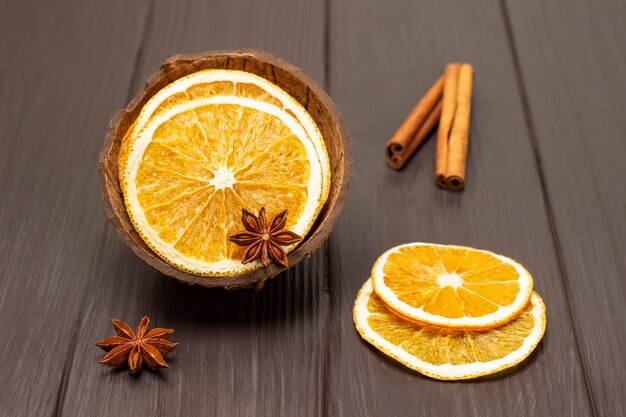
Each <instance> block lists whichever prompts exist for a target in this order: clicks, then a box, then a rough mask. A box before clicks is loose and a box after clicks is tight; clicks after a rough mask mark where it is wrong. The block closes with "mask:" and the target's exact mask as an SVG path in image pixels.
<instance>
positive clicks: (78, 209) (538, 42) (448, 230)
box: [0, 0, 626, 417]
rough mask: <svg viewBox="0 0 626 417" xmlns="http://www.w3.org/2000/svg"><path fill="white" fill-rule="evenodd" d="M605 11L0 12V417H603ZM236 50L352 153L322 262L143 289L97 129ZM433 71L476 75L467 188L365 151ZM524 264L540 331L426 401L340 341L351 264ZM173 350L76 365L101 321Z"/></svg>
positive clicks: (159, 6)
mask: <svg viewBox="0 0 626 417" xmlns="http://www.w3.org/2000/svg"><path fill="white" fill-rule="evenodd" d="M625 20H626V3H625V2H618V1H610V0H606V1H604V0H603V1H594V2H592V1H591V0H571V1H566V0H552V1H549V2H547V1H542V0H526V1H515V0H501V1H497V0H474V1H471V2H470V1H462V0H458V1H442V0H419V1H414V0H393V1H385V2H383V1H376V0H302V1H294V0H271V1H270V0H268V1H255V0H231V1H218V0H214V1H200V0H195V1H194V0H180V1H169V0H133V1H126V0H106V1H105V0H88V1H79V0H56V1H42V0H39V1H37V0H6V1H4V2H3V3H2V12H1V13H0V196H1V197H0V199H1V200H0V201H1V204H0V227H1V229H0V232H1V233H0V255H1V259H2V260H1V262H0V318H1V320H0V334H2V335H3V341H2V343H1V347H0V359H1V363H2V365H1V366H0V387H2V388H1V389H0V416H3V417H4V416H72V417H74V416H117V415H120V416H131V415H132V416H184V417H187V416H200V415H206V416H209V415H219V416H253V415H258V416H309V415H311V416H327V415H328V416H346V417H347V416H481V417H483V416H498V417H499V416H531V415H532V416H611V417H613V416H625V415H626V331H625V325H624V321H625V319H626V302H625V299H626V274H625V272H624V271H625V270H626V257H625V254H626V187H625V186H624V182H623V179H624V177H625V176H626V162H625V161H626V136H625V135H626V134H625V132H626V117H625V116H624V110H625V109H626V77H625V72H624V67H625V65H626V48H624V44H625V42H626V25H624V21H625ZM241 47H255V48H261V49H266V50H268V51H270V52H273V53H275V54H277V55H279V56H281V57H283V58H285V59H287V60H289V61H291V62H292V63H294V64H296V65H298V66H301V67H302V68H304V69H305V71H307V72H308V73H309V74H310V75H311V76H312V77H313V78H314V79H316V80H317V81H318V82H319V83H320V84H321V85H323V86H324V87H325V89H326V90H327V91H328V92H329V93H330V95H331V96H332V97H333V99H334V100H335V101H336V103H337V106H338V107H339V109H340V111H341V112H342V113H343V116H344V118H345V121H346V124H347V126H348V129H349V132H350V134H351V138H352V142H353V152H354V160H355V164H354V176H353V181H352V187H351V191H350V196H349V199H348V202H347V204H346V207H345V210H344V212H343V215H342V216H341V218H340V219H339V221H338V223H337V225H336V227H335V230H334V232H333V234H332V236H331V239H330V240H329V241H328V242H327V244H325V246H323V247H322V248H321V249H320V250H318V251H317V252H316V253H315V255H314V256H312V257H311V258H310V259H309V260H308V261H306V262H303V263H301V264H299V265H298V266H296V267H295V268H293V269H292V270H291V271H289V272H288V273H286V274H284V275H283V276H280V277H277V278H276V279H274V280H272V281H270V282H268V283H267V285H266V287H265V288H264V289H263V291H262V292H261V293H259V294H256V293H254V292H253V291H238V292H226V291H223V290H208V289H203V288H198V287H189V286H187V285H183V284H180V283H178V282H176V281H174V280H171V279H168V278H166V277H164V276H162V275H161V274H159V273H157V272H155V271H154V270H152V269H151V268H150V267H149V266H148V265H146V264H145V263H143V262H142V261H141V260H139V259H138V258H137V257H136V256H134V255H133V254H132V253H131V251H130V250H129V249H128V248H127V247H126V246H125V245H124V244H123V243H122V242H121V240H120V239H119V238H118V236H117V235H116V233H115V232H114V230H113V228H112V227H111V226H110V224H109V223H108V221H107V220H106V218H105V216H104V213H103V209H102V204H101V201H100V196H99V192H98V180H97V176H96V169H95V167H96V158H97V154H98V151H99V149H100V147H101V145H102V141H103V136H104V133H105V131H106V126H107V123H108V120H109V118H110V116H111V114H112V112H113V111H114V110H115V109H117V108H120V107H122V106H124V105H125V104H126V102H127V101H128V100H129V99H130V98H131V97H132V96H133V95H134V94H135V93H136V92H137V91H138V90H139V89H140V88H141V86H142V84H143V82H144V80H145V79H146V77H147V76H148V75H149V74H150V73H152V72H153V71H154V70H156V69H157V67H158V65H159V64H160V62H161V61H162V60H163V59H165V58H167V57H168V56H170V55H172V54H174V53H178V52H195V51H202V50H209V49H228V48H241ZM450 61H465V62H470V63H472V64H473V65H474V67H475V70H476V80H475V84H474V86H475V95H474V101H473V106H474V107H473V110H474V111H473V115H472V126H471V145H470V156H469V161H468V178H467V188H466V190H465V191H464V192H462V193H452V192H447V191H443V190H441V189H438V188H436V187H435V186H434V184H433V170H434V166H433V163H434V151H435V141H434V140H432V139H430V140H429V141H428V142H427V143H426V145H425V146H423V147H422V149H421V150H420V151H419V153H418V154H417V155H416V157H414V158H413V160H412V161H411V162H410V163H409V165H408V166H407V167H406V169H405V170H404V171H403V172H400V173H398V172H394V171H392V170H390V169H389V168H388V167H387V166H386V165H385V162H384V158H383V148H384V144H385V143H386V141H387V140H388V138H389V137H390V135H391V134H392V133H393V132H394V131H395V129H396V128H397V127H398V126H399V124H400V123H401V121H402V120H403V119H404V117H405V116H406V114H407V113H408V111H409V110H410V108H411V107H412V106H413V105H414V104H415V103H416V101H417V100H418V99H419V97H420V96H421V95H422V94H423V93H424V92H425V91H426V89H427V88H428V86H429V85H430V84H431V83H432V82H433V81H434V80H435V79H436V78H437V77H438V76H439V75H440V74H441V72H442V70H443V67H444V65H445V64H446V63H447V62H450ZM410 241H428V242H441V243H457V244H463V245H471V246H475V247H478V248H487V249H491V250H494V251H496V252H500V253H503V254H506V255H509V256H511V257H513V258H515V259H517V260H519V261H520V262H522V263H524V264H525V265H526V266H527V267H528V269H529V270H530V271H531V272H532V273H533V275H534V276H535V284H536V289H537V291H538V292H539V293H540V294H541V295H542V296H543V297H544V299H545V301H546V303H547V306H548V331H547V334H546V337H545V338H544V340H543V342H542V343H541V344H540V345H539V348H538V349H537V351H536V352H535V353H534V354H533V355H532V356H531V358H530V359H529V360H527V361H526V362H525V363H524V364H522V365H521V366H518V367H517V368H515V369H513V370H511V371H507V372H504V373H502V374H499V375H497V376H494V377H491V378H485V379H481V380H477V381H473V382H454V383H445V382H438V381H434V380H430V379H428V378H425V377H422V376H420V375H419V374H416V373H414V372H411V371H409V370H407V369H405V368H403V367H402V366H399V365H397V364H395V363H394V362H393V361H391V360H387V359H386V358H384V357H383V356H382V355H380V354H379V353H378V352H377V351H375V350H374V349H372V348H371V347H369V346H368V345H367V344H365V343H363V342H362V341H361V340H360V338H359V337H358V335H357V334H356V332H355V330H354V326H353V323H352V317H351V308H352V303H353V301H354V298H355V295H356V292H357V290H358V288H359V287H360V285H361V284H362V282H363V281H364V280H365V279H366V278H367V276H368V273H369V270H370V268H371V265H372V263H373V262H374V260H375V259H376V257H377V256H378V255H379V254H380V253H382V252H383V251H384V250H385V249H387V248H389V247H391V246H393V245H396V244H400V243H404V242H410ZM144 314H146V315H149V316H150V317H151V318H152V319H153V322H154V323H156V324H157V325H160V326H165V327H172V328H174V329H176V333H175V340H177V341H178V342H180V346H179V348H178V349H177V350H175V351H174V352H173V353H172V354H171V355H170V356H169V363H170V364H171V368H170V369H168V370H164V371H161V372H149V371H144V372H142V373H141V374H140V375H139V376H137V377H131V376H130V375H129V374H128V373H127V372H126V371H118V372H116V371H111V370H109V369H108V368H105V367H103V366H101V365H98V364H97V360H98V359H99V357H100V356H101V351H100V350H99V349H98V348H96V347H95V346H94V342H95V341H96V340H99V339H102V338H104V337H107V336H109V335H111V334H112V327H111V324H110V322H109V319H110V318H111V317H117V318H119V319H122V320H125V321H130V322H131V323H133V325H135V323H136V322H137V321H138V320H139V319H140V318H141V316H142V315H144Z"/></svg>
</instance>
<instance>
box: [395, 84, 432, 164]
mask: <svg viewBox="0 0 626 417" xmlns="http://www.w3.org/2000/svg"><path fill="white" fill-rule="evenodd" d="M442 94H443V76H442V77H440V78H439V79H438V80H437V82H435V84H433V86H432V87H431V88H430V89H429V90H428V92H427V93H426V95H425V96H424V97H423V98H422V99H421V100H420V102H419V103H417V105H416V106H415V107H414V108H413V110H411V113H409V115H408V116H407V118H406V119H405V120H404V122H403V123H402V125H401V126H400V128H399V129H398V131H397V132H396V133H395V134H394V135H393V137H392V138H391V140H390V141H389V142H388V143H387V146H386V148H385V157H386V159H387V164H389V166H390V167H391V168H393V169H396V170H399V169H402V167H403V166H404V164H406V162H407V161H408V160H409V158H410V157H411V156H412V155H413V153H415V151H416V150H417V148H418V147H419V145H420V144H421V143H422V142H423V141H424V139H426V136H428V133H430V131H431V130H432V129H433V128H434V127H435V125H436V124H437V122H438V120H439V116H440V113H441V96H442Z"/></svg>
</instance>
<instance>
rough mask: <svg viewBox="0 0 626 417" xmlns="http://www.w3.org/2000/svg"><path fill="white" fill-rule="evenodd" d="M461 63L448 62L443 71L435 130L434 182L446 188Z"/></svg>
mask: <svg viewBox="0 0 626 417" xmlns="http://www.w3.org/2000/svg"><path fill="white" fill-rule="evenodd" d="M460 68H461V64H456V63H454V64H448V65H447V66H446V69H445V72H444V81H443V99H442V107H441V119H440V120H439V128H438V131H437V158H436V162H435V183H436V184H437V185H438V186H440V187H443V188H446V174H447V172H448V139H449V138H450V129H451V128H452V122H453V120H454V113H455V112H456V102H457V85H458V80H459V69H460Z"/></svg>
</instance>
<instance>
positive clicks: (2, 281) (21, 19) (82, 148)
mask: <svg viewBox="0 0 626 417" xmlns="http://www.w3.org/2000/svg"><path fill="white" fill-rule="evenodd" d="M70 10H71V13H70V12H69V11H70ZM146 11H147V3H146V2H144V1H134V2H125V1H121V0H120V1H118V0H112V1H107V2H76V1H70V0H67V1H65V0H60V1H55V2H41V1H29V0H27V1H23V2H22V1H20V2H3V5H2V13H0V39H1V41H0V45H1V46H0V48H1V49H0V149H2V151H1V152H0V154H1V155H2V156H1V157H0V158H2V160H1V165H0V178H1V180H0V194H1V195H2V197H1V198H0V210H1V211H0V230H1V233H0V256H1V258H2V261H1V262H0V317H1V320H0V332H1V333H2V334H3V335H4V337H5V341H4V343H2V346H1V347H0V359H1V361H2V364H3V365H2V370H0V386H1V387H2V389H0V415H2V416H55V415H60V413H61V405H62V403H61V402H62V398H63V397H64V395H65V387H66V383H67V380H68V378H69V374H70V373H71V370H72V365H73V363H72V361H73V358H74V354H75V349H76V343H77V339H76V337H77V334H78V332H79V329H80V328H81V327H82V326H83V325H85V324H86V323H85V322H84V321H83V314H84V309H85V306H86V304H85V301H86V298H85V294H86V293H88V292H89V291H90V290H91V289H92V288H93V286H95V285H97V283H98V282H99V281H102V280H105V279H107V272H108V268H106V265H99V266H98V267H97V268H94V266H97V265H98V260H99V259H101V254H102V251H106V247H104V246H103V245H104V244H105V243H106V241H105V239H104V236H105V233H106V232H105V230H106V229H105V228H106V227H108V225H107V224H106V220H105V219H104V218H103V215H102V204H101V202H100V199H99V196H98V193H97V189H98V180H97V176H96V174H95V171H94V169H93V166H94V164H95V162H96V157H97V153H98V149H99V147H100V145H101V143H102V134H103V132H104V131H105V130H106V125H107V119H108V118H109V117H110V114H111V111H112V109H114V108H115V107H117V106H119V105H120V104H121V103H122V102H123V100H124V99H125V95H126V91H127V89H128V87H129V85H130V82H131V74H132V69H133V62H134V59H135V56H136V54H137V50H138V47H139V43H140V38H141V30H142V25H141V22H142V21H143V18H144V16H145V13H146Z"/></svg>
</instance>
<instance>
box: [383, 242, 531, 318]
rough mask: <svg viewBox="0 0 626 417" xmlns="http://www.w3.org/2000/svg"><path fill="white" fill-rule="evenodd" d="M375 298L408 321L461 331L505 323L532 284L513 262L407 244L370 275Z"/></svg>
mask: <svg viewBox="0 0 626 417" xmlns="http://www.w3.org/2000/svg"><path fill="white" fill-rule="evenodd" d="M372 280H373V284H374V289H375V291H376V293H377V294H378V295H379V296H380V298H381V299H382V300H383V302H384V303H385V304H387V305H388V306H389V307H390V308H391V309H393V310H394V311H396V312H397V313H398V314H401V315H403V316H405V317H407V318H409V319H412V320H417V321H420V322H423V323H427V324H432V325H437V326H443V327H453V328H461V329H486V328H490V327H494V326H497V325H499V324H502V323H506V322H507V321H509V320H511V319H512V318H513V317H515V316H517V315H518V314H519V313H520V311H522V309H523V308H524V307H525V306H526V304H527V303H528V299H529V298H530V295H531V293H532V288H533V279H532V277H531V275H530V273H529V272H528V271H527V270H526V269H525V268H524V267H523V266H522V265H520V264H519V263H517V262H515V261H514V260H512V259H510V258H507V257H504V256H502V255H497V254H495V253H493V252H489V251H485V250H479V249H474V248H467V247H463V246H451V245H436V244H429V243H409V244H406V245H401V246H396V247H395V248H392V249H390V250H388V251H387V252H385V253H384V254H383V255H382V256H381V257H380V258H378V260H377V261H376V264H375V265H374V268H373V269H372Z"/></svg>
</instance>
